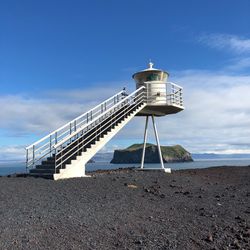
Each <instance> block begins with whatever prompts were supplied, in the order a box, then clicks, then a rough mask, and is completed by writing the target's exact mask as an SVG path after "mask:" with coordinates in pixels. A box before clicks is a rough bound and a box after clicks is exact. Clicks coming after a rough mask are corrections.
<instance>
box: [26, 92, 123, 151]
mask: <svg viewBox="0 0 250 250" xmlns="http://www.w3.org/2000/svg"><path fill="white" fill-rule="evenodd" d="M123 92H124V90H122V91H120V92H118V93H116V94H115V95H113V96H112V97H110V98H108V99H106V100H105V101H103V102H102V103H100V104H98V105H97V106H95V107H94V108H92V109H90V110H88V111H87V112H85V113H83V114H82V115H79V116H78V117H76V118H75V119H73V120H71V121H70V122H67V123H66V124H64V125H63V126H61V127H60V128H58V129H56V130H54V131H53V132H51V133H50V134H48V135H46V136H44V137H43V138H41V139H39V140H38V141H36V142H34V143H33V144H31V145H29V146H28V147H26V149H30V148H32V147H33V146H35V145H37V144H39V143H40V142H42V141H44V140H45V139H48V138H49V137H50V136H51V135H53V134H55V133H56V132H58V131H60V130H62V129H64V128H66V127H67V126H68V125H70V124H71V123H73V122H74V121H76V120H79V119H81V118H82V117H84V116H85V115H87V113H89V112H91V111H94V110H95V109H97V108H99V107H101V106H102V105H103V104H104V103H105V102H108V101H110V100H112V99H113V98H114V97H115V96H118V95H120V94H122V93H123Z"/></svg>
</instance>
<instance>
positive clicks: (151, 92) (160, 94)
mask: <svg viewBox="0 0 250 250" xmlns="http://www.w3.org/2000/svg"><path fill="white" fill-rule="evenodd" d="M144 84H145V87H146V96H147V104H148V105H175V106H180V107H183V97H182V87H180V86H178V85H177V84H175V83H172V82H166V83H162V82H159V83H156V82H153V83H152V82H145V83H144Z"/></svg>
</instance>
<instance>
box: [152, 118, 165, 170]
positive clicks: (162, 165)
mask: <svg viewBox="0 0 250 250" xmlns="http://www.w3.org/2000/svg"><path fill="white" fill-rule="evenodd" d="M152 122H153V127H154V131H155V139H156V142H157V146H158V152H159V157H160V162H161V168H162V169H164V164H163V160H162V154H161V146H160V141H159V137H158V133H157V129H156V125H155V119H154V116H153V115H152Z"/></svg>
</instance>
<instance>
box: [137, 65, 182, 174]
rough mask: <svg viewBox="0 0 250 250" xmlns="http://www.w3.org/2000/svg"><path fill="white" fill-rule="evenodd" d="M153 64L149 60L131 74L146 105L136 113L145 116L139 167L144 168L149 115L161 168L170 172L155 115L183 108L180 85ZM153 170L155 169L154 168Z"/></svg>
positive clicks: (171, 112)
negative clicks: (142, 88)
mask: <svg viewBox="0 0 250 250" xmlns="http://www.w3.org/2000/svg"><path fill="white" fill-rule="evenodd" d="M153 66H154V64H153V63H152V62H151V61H150V62H149V65H148V68H147V69H145V70H142V71H139V72H137V73H135V74H133V76H132V77H133V79H134V80H135V83H136V89H139V88H141V87H144V90H145V100H146V106H145V107H144V108H143V109H142V110H141V111H140V112H139V113H138V114H137V116H145V117H146V122H145V129H144V139H143V151H142V159H141V169H144V159H145V149H146V143H147V135H148V121H149V117H151V119H152V123H153V128H154V134H155V139H156V143H157V146H158V153H159V158H160V164H161V168H160V169H163V170H164V171H165V172H171V169H170V168H165V167H164V163H163V159H162V153H161V147H160V141H159V135H158V132H157V128H156V123H155V116H159V117H161V116H165V115H169V114H175V113H178V112H180V111H182V110H184V106H183V97H182V87H181V86H179V85H177V84H175V83H172V82H168V78H169V73H168V72H167V71H164V70H160V69H156V68H153ZM154 170H155V169H154Z"/></svg>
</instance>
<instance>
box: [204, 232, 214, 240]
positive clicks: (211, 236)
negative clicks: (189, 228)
mask: <svg viewBox="0 0 250 250" xmlns="http://www.w3.org/2000/svg"><path fill="white" fill-rule="evenodd" d="M213 240H214V239H213V235H212V234H211V233H209V234H208V236H207V237H206V241H207V242H213Z"/></svg>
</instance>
